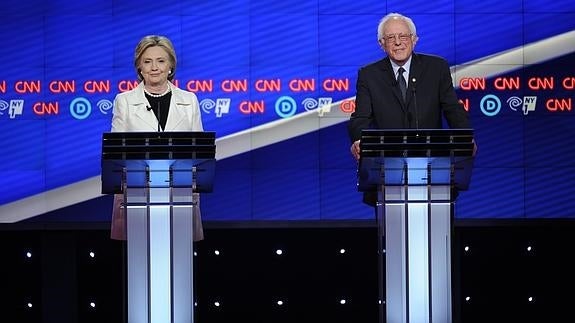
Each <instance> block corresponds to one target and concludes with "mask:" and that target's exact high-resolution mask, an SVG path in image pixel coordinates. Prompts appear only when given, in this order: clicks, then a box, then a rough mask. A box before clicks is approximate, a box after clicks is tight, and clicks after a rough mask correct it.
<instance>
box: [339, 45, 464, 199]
mask: <svg viewBox="0 0 575 323" xmlns="http://www.w3.org/2000/svg"><path fill="white" fill-rule="evenodd" d="M407 85H408V87H407V95H406V99H405V102H404V101H403V99H402V98H401V93H400V90H399V86H398V85H397V81H396V80H395V75H394V73H393V68H392V67H391V62H390V60H389V57H386V58H384V59H382V60H380V61H377V62H375V63H373V64H369V65H367V66H364V67H362V68H360V69H359V72H358V77H357V91H356V97H355V112H353V113H352V114H351V118H350V120H349V123H348V132H349V137H350V139H351V141H352V142H354V141H356V140H359V139H360V138H361V131H362V130H363V129H405V128H419V129H440V128H442V123H443V122H442V120H443V118H445V120H446V121H447V124H448V125H449V127H450V128H471V123H470V121H469V117H468V114H467V111H465V109H464V108H463V106H462V105H461V104H460V103H459V100H458V99H457V95H456V93H455V89H454V88H453V81H452V79H451V72H450V70H449V65H448V63H447V61H446V60H445V59H443V58H441V57H438V56H433V55H425V54H416V53H413V55H412V58H411V67H410V70H409V80H407ZM364 202H366V203H368V204H371V205H374V204H375V194H367V195H366V194H364Z"/></svg>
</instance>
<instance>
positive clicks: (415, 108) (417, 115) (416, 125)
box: [411, 77, 419, 130]
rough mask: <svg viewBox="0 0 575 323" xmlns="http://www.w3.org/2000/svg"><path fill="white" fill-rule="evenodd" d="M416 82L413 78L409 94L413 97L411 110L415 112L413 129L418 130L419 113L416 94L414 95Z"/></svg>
mask: <svg viewBox="0 0 575 323" xmlns="http://www.w3.org/2000/svg"><path fill="white" fill-rule="evenodd" d="M416 82H417V79H416V78H415V77H414V78H412V79H411V93H412V95H413V109H414V111H415V129H417V130H419V111H418V108H417V95H416V94H417V93H416V86H415V85H416Z"/></svg>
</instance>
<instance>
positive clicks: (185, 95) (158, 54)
mask: <svg viewBox="0 0 575 323" xmlns="http://www.w3.org/2000/svg"><path fill="white" fill-rule="evenodd" d="M134 66H135V68H136V73H137V75H138V79H139V80H140V83H139V85H138V86H137V87H136V88H134V89H132V90H130V91H127V92H123V93H120V94H118V95H117V96H116V98H115V100H114V115H113V117H112V132H131V131H148V132H149V131H203V127H202V120H201V115H200V108H199V103H198V98H197V97H196V95H195V94H194V93H192V92H188V91H184V90H181V89H179V88H177V87H176V86H175V85H174V84H172V82H171V81H172V80H173V79H174V75H175V73H176V53H175V51H174V47H173V45H172V42H171V41H170V40H169V39H168V38H166V37H164V36H158V35H150V36H146V37H144V38H142V39H141V40H140V42H139V43H138V45H137V46H136V50H135V55H134ZM193 201H194V202H196V203H197V207H195V208H194V210H195V211H194V213H193V217H194V219H193V220H194V221H193V223H194V240H201V239H203V230H202V222H201V215H200V208H199V202H200V200H199V194H197V193H194V194H193ZM123 203H124V196H123V194H116V195H115V196H114V210H113V213H112V228H111V238H112V239H118V240H125V239H126V215H125V213H124V208H123V207H122V205H123Z"/></svg>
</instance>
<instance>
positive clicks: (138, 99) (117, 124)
mask: <svg viewBox="0 0 575 323" xmlns="http://www.w3.org/2000/svg"><path fill="white" fill-rule="evenodd" d="M168 86H169V87H170V88H171V90H172V99H171V100H170V110H169V113H168V120H167V121H166V128H165V131H203V130H204V129H203V127H202V119H201V115H200V105H199V103H198V98H197V97H196V95H195V94H194V93H192V92H187V91H184V90H181V89H179V88H177V87H176V86H175V85H173V84H172V83H170V82H168ZM149 107H150V102H148V99H146V96H145V94H144V83H143V82H141V83H140V84H139V85H138V86H137V87H136V88H134V89H132V90H130V91H127V92H124V93H120V94H118V95H116V99H115V100H114V116H113V117H112V132H123V131H158V119H157V118H156V115H155V114H154V112H153V111H152V110H149Z"/></svg>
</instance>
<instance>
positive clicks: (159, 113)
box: [158, 101, 162, 132]
mask: <svg viewBox="0 0 575 323" xmlns="http://www.w3.org/2000/svg"><path fill="white" fill-rule="evenodd" d="M161 123H162V109H161V106H160V101H158V132H162V125H161Z"/></svg>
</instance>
